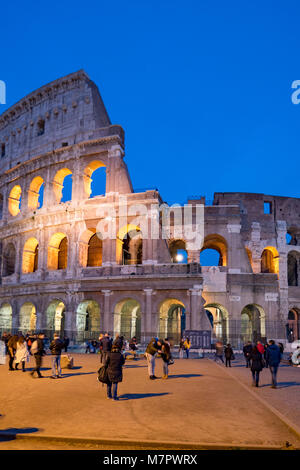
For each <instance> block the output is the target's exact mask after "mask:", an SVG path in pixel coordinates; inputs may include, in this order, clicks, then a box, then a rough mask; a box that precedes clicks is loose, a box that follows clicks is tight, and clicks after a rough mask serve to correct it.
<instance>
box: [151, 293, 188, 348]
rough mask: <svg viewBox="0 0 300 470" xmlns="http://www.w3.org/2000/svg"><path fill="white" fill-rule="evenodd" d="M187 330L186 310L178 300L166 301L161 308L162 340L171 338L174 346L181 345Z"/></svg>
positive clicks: (160, 335) (160, 325)
mask: <svg viewBox="0 0 300 470" xmlns="http://www.w3.org/2000/svg"><path fill="white" fill-rule="evenodd" d="M185 329H186V308H185V305H184V304H183V303H182V302H181V301H180V300H177V299H166V300H164V301H163V302H162V303H161V305H160V308H159V332H158V336H159V337H160V338H162V339H164V338H169V339H170V340H172V341H173V342H174V344H179V342H180V338H181V337H182V335H183V332H184V330H185Z"/></svg>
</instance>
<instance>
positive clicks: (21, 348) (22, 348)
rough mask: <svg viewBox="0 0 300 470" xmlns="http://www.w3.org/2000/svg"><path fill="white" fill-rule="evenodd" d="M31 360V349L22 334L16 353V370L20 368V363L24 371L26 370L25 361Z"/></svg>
mask: <svg viewBox="0 0 300 470" xmlns="http://www.w3.org/2000/svg"><path fill="white" fill-rule="evenodd" d="M28 361H29V351H28V348H27V343H26V340H25V338H24V336H20V337H19V338H18V341H17V347H16V354H15V370H18V365H19V364H20V362H21V364H22V372H26V371H25V362H28Z"/></svg>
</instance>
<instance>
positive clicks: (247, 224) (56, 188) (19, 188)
mask: <svg viewBox="0 0 300 470" xmlns="http://www.w3.org/2000/svg"><path fill="white" fill-rule="evenodd" d="M124 154H125V150H124V131H123V129H122V127H121V126H120V125H115V124H111V122H110V119H109V116H108V113H107V111H106V109H105V106H104V103H103V101H102V99H101V96H100V93H99V91H98V88H97V86H96V85H95V84H94V83H93V82H92V81H91V80H90V79H89V77H88V76H87V74H86V73H85V72H84V71H82V70H80V71H78V72H76V73H72V74H70V75H68V76H66V77H63V78H60V79H58V80H55V81H53V82H51V83H49V84H48V85H45V86H42V87H41V88H39V89H38V90H37V91H35V92H33V93H31V94H29V95H28V96H26V97H25V98H23V99H22V100H20V101H19V102H18V103H17V104H15V105H14V106H12V107H10V108H9V109H8V110H6V111H5V112H4V113H3V114H2V115H1V116H0V157H1V176H0V178H1V180H0V213H1V220H0V243H1V245H0V246H1V250H0V253H1V285H0V331H1V332H3V331H12V332H18V331H22V332H23V333H26V332H27V331H43V332H45V333H46V334H47V335H48V336H49V337H51V336H52V335H53V333H54V331H58V332H60V334H67V335H68V336H69V337H70V338H71V340H72V341H73V342H74V343H75V342H81V341H83V340H84V339H87V338H93V337H96V338H97V336H98V334H99V332H105V331H108V332H110V334H112V335H116V334H117V333H120V334H123V335H124V336H125V337H126V338H127V339H129V338H130V337H132V336H136V337H137V338H138V340H139V342H140V343H141V344H145V343H146V342H147V341H148V339H149V337H151V336H153V335H155V336H159V337H162V336H164V337H166V336H168V337H169V338H172V339H173V341H174V343H177V342H178V339H179V337H180V336H181V335H183V334H188V335H190V336H191V338H192V341H193V346H194V347H199V346H203V347H207V346H208V345H210V343H211V342H214V341H215V340H216V339H221V340H222V341H223V342H230V343H231V344H233V345H234V346H235V347H240V346H241V344H242V343H244V342H245V341H247V340H257V339H262V340H265V339H266V338H267V339H270V338H273V339H276V340H278V341H282V342H284V343H288V342H292V341H293V340H296V339H298V338H299V337H300V336H299V333H300V331H299V324H300V199H296V198H290V197H278V196H270V195H264V194H250V193H215V194H214V199H213V201H212V202H211V203H208V202H206V201H205V197H197V198H194V199H190V200H189V199H188V200H187V204H186V206H187V207H189V208H190V209H191V214H192V222H191V223H190V226H191V227H192V228H194V230H196V232H197V230H199V233H200V231H202V232H203V234H202V237H201V245H195V244H193V243H191V240H190V239H187V238H186V237H185V236H184V233H185V232H184V231H183V230H181V231H180V229H181V228H182V226H183V218H182V215H183V212H184V209H185V207H178V206H177V207H176V208H173V209H172V208H171V207H170V208H169V209H168V208H166V207H167V205H166V204H164V201H163V200H162V198H161V196H160V194H159V192H158V190H157V189H152V190H146V191H143V192H135V191H134V189H133V185H132V183H131V180H130V175H129V172H128V169H127V166H126V163H125V161H124ZM96 180H97V181H98V184H97V185H95V181H96ZM100 182H101V184H100ZM162 207H163V208H164V209H161V208H162ZM137 208H141V211H140V212H141V213H140V214H139V218H138V220H139V221H140V223H137V215H138V214H137ZM198 208H200V209H201V210H202V218H201V220H202V222H201V223H200V222H199V224H198V222H197V220H196V219H197V217H196V214H197V209H198ZM124 210H125V212H126V214H125V215H126V217H125V215H124ZM200 212H201V211H200ZM200 212H199V213H200ZM166 213H167V216H169V219H168V220H169V231H168V232H167V236H166V235H165V232H164V231H163V230H162V220H163V217H162V214H166ZM178 216H179V217H178ZM153 220H155V221H156V225H157V227H158V229H157V233H156V235H157V236H149V233H148V234H147V236H146V234H145V232H146V231H147V230H146V229H147V228H149V227H150V225H151V224H152V223H153ZM195 220H196V222H195ZM178 221H179V222H178ZM109 224H110V225H113V226H114V227H115V234H113V235H111V236H104V234H103V233H102V231H101V230H102V229H103V231H104V230H105V227H107V226H108V225H109ZM99 227H100V229H99ZM151 227H152V225H151ZM149 230H150V229H149ZM151 230H152V229H151ZM182 234H183V235H182ZM151 235H152V232H151ZM205 250H210V251H212V250H213V251H214V252H215V253H216V255H217V258H218V259H217V261H216V262H215V263H214V264H215V265H214V266H208V265H205V263H201V259H200V257H201V256H203V252H204V251H205Z"/></svg>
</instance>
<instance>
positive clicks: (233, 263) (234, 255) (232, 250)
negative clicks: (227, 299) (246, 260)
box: [227, 224, 243, 274]
mask: <svg viewBox="0 0 300 470" xmlns="http://www.w3.org/2000/svg"><path fill="white" fill-rule="evenodd" d="M227 231H228V234H229V240H228V260H227V266H228V273H229V274H239V273H240V272H241V265H242V263H241V249H242V248H243V247H241V244H240V231H241V225H239V224H228V225H227Z"/></svg>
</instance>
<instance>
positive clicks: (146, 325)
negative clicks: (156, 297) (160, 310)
mask: <svg viewBox="0 0 300 470" xmlns="http://www.w3.org/2000/svg"><path fill="white" fill-rule="evenodd" d="M144 293H145V296H146V298H145V308H144V313H143V314H142V318H141V330H142V338H141V341H142V343H145V344H148V343H149V341H150V339H151V337H152V335H153V333H154V331H155V326H154V325H152V294H153V289H149V288H146V289H144Z"/></svg>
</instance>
